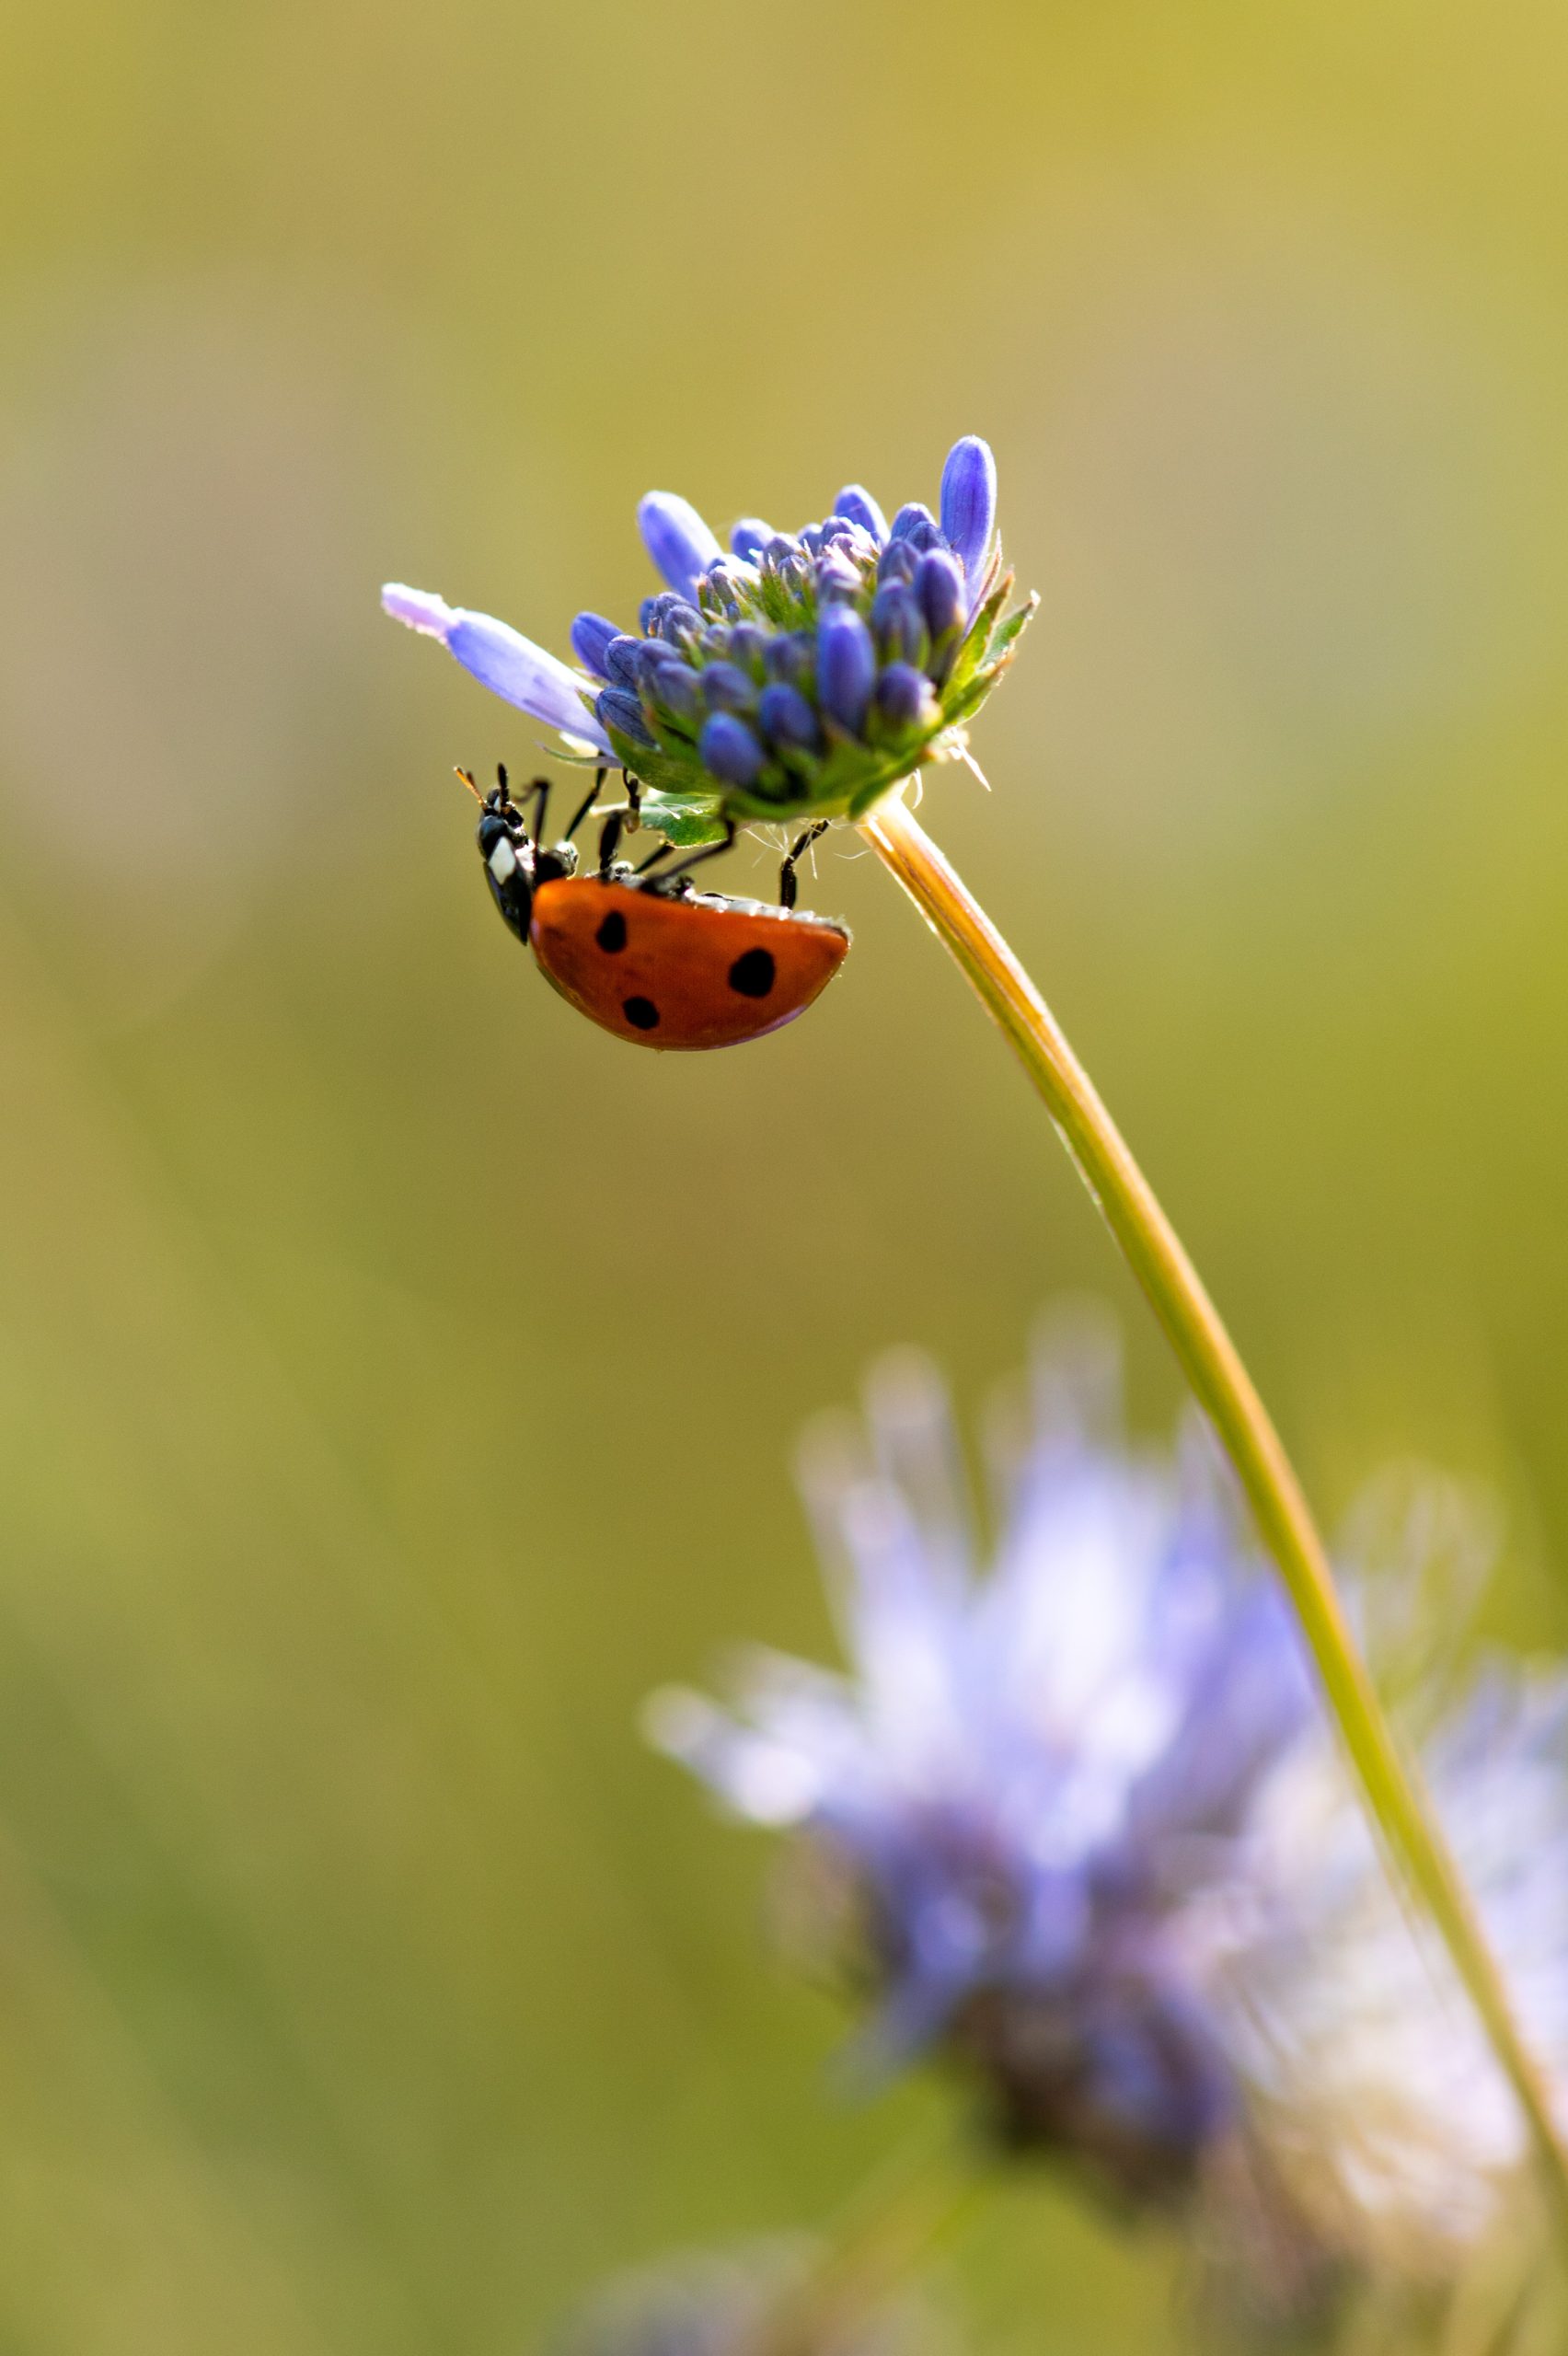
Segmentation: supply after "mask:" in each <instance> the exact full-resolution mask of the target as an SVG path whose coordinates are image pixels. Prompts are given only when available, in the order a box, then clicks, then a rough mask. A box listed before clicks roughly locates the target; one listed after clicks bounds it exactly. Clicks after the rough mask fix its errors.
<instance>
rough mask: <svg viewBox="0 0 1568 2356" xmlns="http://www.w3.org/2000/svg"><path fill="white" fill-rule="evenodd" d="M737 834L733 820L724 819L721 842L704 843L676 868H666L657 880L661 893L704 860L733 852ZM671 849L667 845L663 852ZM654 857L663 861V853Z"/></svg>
mask: <svg viewBox="0 0 1568 2356" xmlns="http://www.w3.org/2000/svg"><path fill="white" fill-rule="evenodd" d="M739 832H740V828H739V827H738V826H736V824H735V822H734V820H733V818H726V819H725V821H724V839H723V841H722V842H717V843H704V844H703V845H702V847H701V849H699V850H694V851H689V852H688V853H687V854H686V858H685V859H683V860H682V861H681V863H680V865H679V866H678V867H670V868H666V869H665V871H664V872H663V875H661V876H660V877H659V878H658V884H659V889H660V890H661V891H663V890H664V888H665V886H666V885H667V884H671V883H678V882H679V880H680V878H681V877H682V876H683V875H689V874H690V873H691V871H692V869H693V868H694V867H700V866H701V865H702V862H703V860H705V859H722V858H723V856H724V853H725V852H726V851H727V850H733V849H734V847H735V837H736V836H737V834H739ZM672 848H673V846H672V845H671V844H668V843H666V844H665V846H664V849H665V850H668V849H672ZM655 856H656V857H658V858H660V859H663V856H664V852H663V851H659V852H658V853H656V854H655ZM648 863H649V865H650V866H651V865H652V863H653V862H652V860H650V861H649V862H648Z"/></svg>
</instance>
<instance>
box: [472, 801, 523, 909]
mask: <svg viewBox="0 0 1568 2356" xmlns="http://www.w3.org/2000/svg"><path fill="white" fill-rule="evenodd" d="M476 839H477V841H478V846H479V857H480V858H481V859H482V860H484V863H485V881H486V883H488V884H489V885H490V897H491V898H492V899H493V900H494V902H495V904H496V907H498V908H499V909H500V910H501V913H502V917H503V918H505V920H506V923H507V924H508V926H509V927H510V928H511V930H513V932H514V933H515V934H516V935H517V938H518V940H519V941H526V940H527V938H528V920H529V918H530V917H531V916H532V915H533V912H534V883H535V872H534V846H533V844H532V843H531V842H530V841H529V840H528V834H527V829H526V828H525V826H524V824H523V820H522V817H521V815H520V814H519V813H518V812H517V811H516V810H515V809H514V808H513V805H512V803H510V802H508V801H507V800H506V798H505V796H504V794H502V792H500V791H496V792H494V793H491V794H490V795H488V796H487V797H486V801H485V805H484V813H483V815H482V816H481V817H480V819H479V823H478V830H477V835H476Z"/></svg>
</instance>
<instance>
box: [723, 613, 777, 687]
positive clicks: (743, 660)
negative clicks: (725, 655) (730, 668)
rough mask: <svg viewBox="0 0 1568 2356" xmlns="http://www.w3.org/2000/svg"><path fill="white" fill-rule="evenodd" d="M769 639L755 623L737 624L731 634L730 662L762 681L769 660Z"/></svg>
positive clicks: (765, 632) (763, 630)
mask: <svg viewBox="0 0 1568 2356" xmlns="http://www.w3.org/2000/svg"><path fill="white" fill-rule="evenodd" d="M767 646H768V638H767V631H766V630H765V629H758V628H757V626H756V624H755V622H737V623H736V624H735V627H734V629H732V631H731V632H730V660H731V662H732V663H738V664H740V666H741V668H742V670H743V671H749V672H750V673H751V675H752V676H753V678H754V679H760V678H761V676H762V675H763V671H764V668H765V666H766V664H767Z"/></svg>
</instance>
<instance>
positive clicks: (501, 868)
mask: <svg viewBox="0 0 1568 2356" xmlns="http://www.w3.org/2000/svg"><path fill="white" fill-rule="evenodd" d="M516 872H517V853H516V852H515V851H514V850H513V848H512V845H511V844H510V843H509V842H508V841H507V839H506V837H505V836H504V835H502V838H501V840H500V842H498V843H497V845H496V847H495V849H493V850H492V851H491V853H490V873H491V874H492V875H493V876H494V877H495V880H496V882H497V883H510V882H511V880H512V878H513V876H514V875H515V874H516Z"/></svg>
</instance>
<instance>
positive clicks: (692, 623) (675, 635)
mask: <svg viewBox="0 0 1568 2356" xmlns="http://www.w3.org/2000/svg"><path fill="white" fill-rule="evenodd" d="M701 628H702V616H701V615H700V614H699V613H698V610H697V607H696V606H688V605H687V604H686V599H685V598H684V597H672V598H671V599H670V600H669V602H668V603H667V604H666V606H665V607H664V610H663V613H662V614H661V615H660V617H659V635H660V637H661V638H662V639H663V641H664V642H665V644H666V645H667V646H676V647H679V648H681V649H682V650H683V651H684V650H685V649H686V647H687V646H689V645H690V643H691V641H692V640H693V639H694V638H695V637H696V636H697V634H698V631H699V630H700V629H701Z"/></svg>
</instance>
